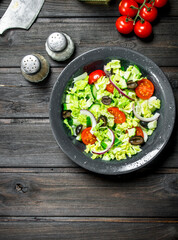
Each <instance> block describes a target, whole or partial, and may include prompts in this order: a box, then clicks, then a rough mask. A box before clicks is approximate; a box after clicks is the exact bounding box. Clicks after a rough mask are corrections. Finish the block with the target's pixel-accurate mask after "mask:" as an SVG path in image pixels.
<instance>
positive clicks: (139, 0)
mask: <svg viewBox="0 0 178 240" xmlns="http://www.w3.org/2000/svg"><path fill="white" fill-rule="evenodd" d="M135 2H138V3H140V4H142V3H143V2H144V0H135ZM146 2H148V0H146Z"/></svg>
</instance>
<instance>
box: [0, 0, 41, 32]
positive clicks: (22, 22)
mask: <svg viewBox="0 0 178 240" xmlns="http://www.w3.org/2000/svg"><path fill="white" fill-rule="evenodd" d="M44 1H45V0H12V1H11V3H10V5H9V7H8V8H7V10H6V12H5V13H4V15H3V16H2V18H1V19H0V35H1V34H2V33H3V32H4V31H6V30H7V29H11V28H22V29H29V28H30V27H31V25H32V24H33V22H34V21H35V19H36V17H37V16H38V14H39V12H40V10H41V8H42V6H43V4H44Z"/></svg>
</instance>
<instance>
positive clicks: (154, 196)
mask: <svg viewBox="0 0 178 240" xmlns="http://www.w3.org/2000/svg"><path fill="white" fill-rule="evenodd" d="M0 189H1V193H0V215H1V216H58V217H59V216H62V217H65V216H68V217H69V216H70V217H72V216H83V217H84V216H100V217H104V216H108V217H111V216H112V217H123V216H125V217H144V216H146V217H177V216H178V207H177V201H178V174H151V173H149V174H145V173H142V174H135V176H132V175H126V176H121V177H106V176H99V175H96V174H92V173H90V174H87V173H80V174H79V173H77V174H75V173H73V174H72V173H38V174H36V173H0Z"/></svg>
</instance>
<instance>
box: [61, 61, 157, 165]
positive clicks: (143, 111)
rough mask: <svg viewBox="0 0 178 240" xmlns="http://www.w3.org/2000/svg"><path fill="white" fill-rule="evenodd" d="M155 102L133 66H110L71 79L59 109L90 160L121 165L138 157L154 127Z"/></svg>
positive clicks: (146, 81) (116, 63)
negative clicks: (122, 161) (61, 108)
mask: <svg viewBox="0 0 178 240" xmlns="http://www.w3.org/2000/svg"><path fill="white" fill-rule="evenodd" d="M160 106H161V102H160V100H159V99H158V98H157V97H156V96H154V85H153V83H152V82H151V81H150V80H149V79H147V78H146V77H143V76H142V73H141V71H140V69H139V68H138V66H136V65H130V66H129V67H128V68H127V69H124V68H123V66H121V62H120V60H112V61H110V62H109V63H107V65H105V66H104V68H103V70H101V69H99V70H96V71H94V72H92V73H90V74H88V73H86V72H85V73H83V74H82V75H80V76H78V77H76V78H74V79H73V87H71V88H69V89H68V90H67V92H66V98H65V102H64V104H63V112H62V115H63V118H64V123H65V124H66V126H67V127H68V128H69V129H70V131H71V135H73V136H75V137H76V139H77V140H78V141H82V142H83V143H84V144H85V145H86V149H85V151H86V152H87V153H91V158H92V159H96V158H99V157H100V158H102V160H105V161H110V160H113V159H117V160H121V159H126V158H127V157H132V156H133V155H135V154H137V153H139V152H140V151H142V145H143V144H144V143H145V142H146V141H147V140H148V138H149V136H150V135H152V133H153V132H154V130H155V129H156V127H157V122H158V118H159V116H160V114H159V113H156V110H157V109H160Z"/></svg>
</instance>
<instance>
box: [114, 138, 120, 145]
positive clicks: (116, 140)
mask: <svg viewBox="0 0 178 240" xmlns="http://www.w3.org/2000/svg"><path fill="white" fill-rule="evenodd" d="M121 144H122V142H121V141H120V140H119V139H118V138H115V141H114V146H115V147H118V146H119V145H121Z"/></svg>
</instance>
